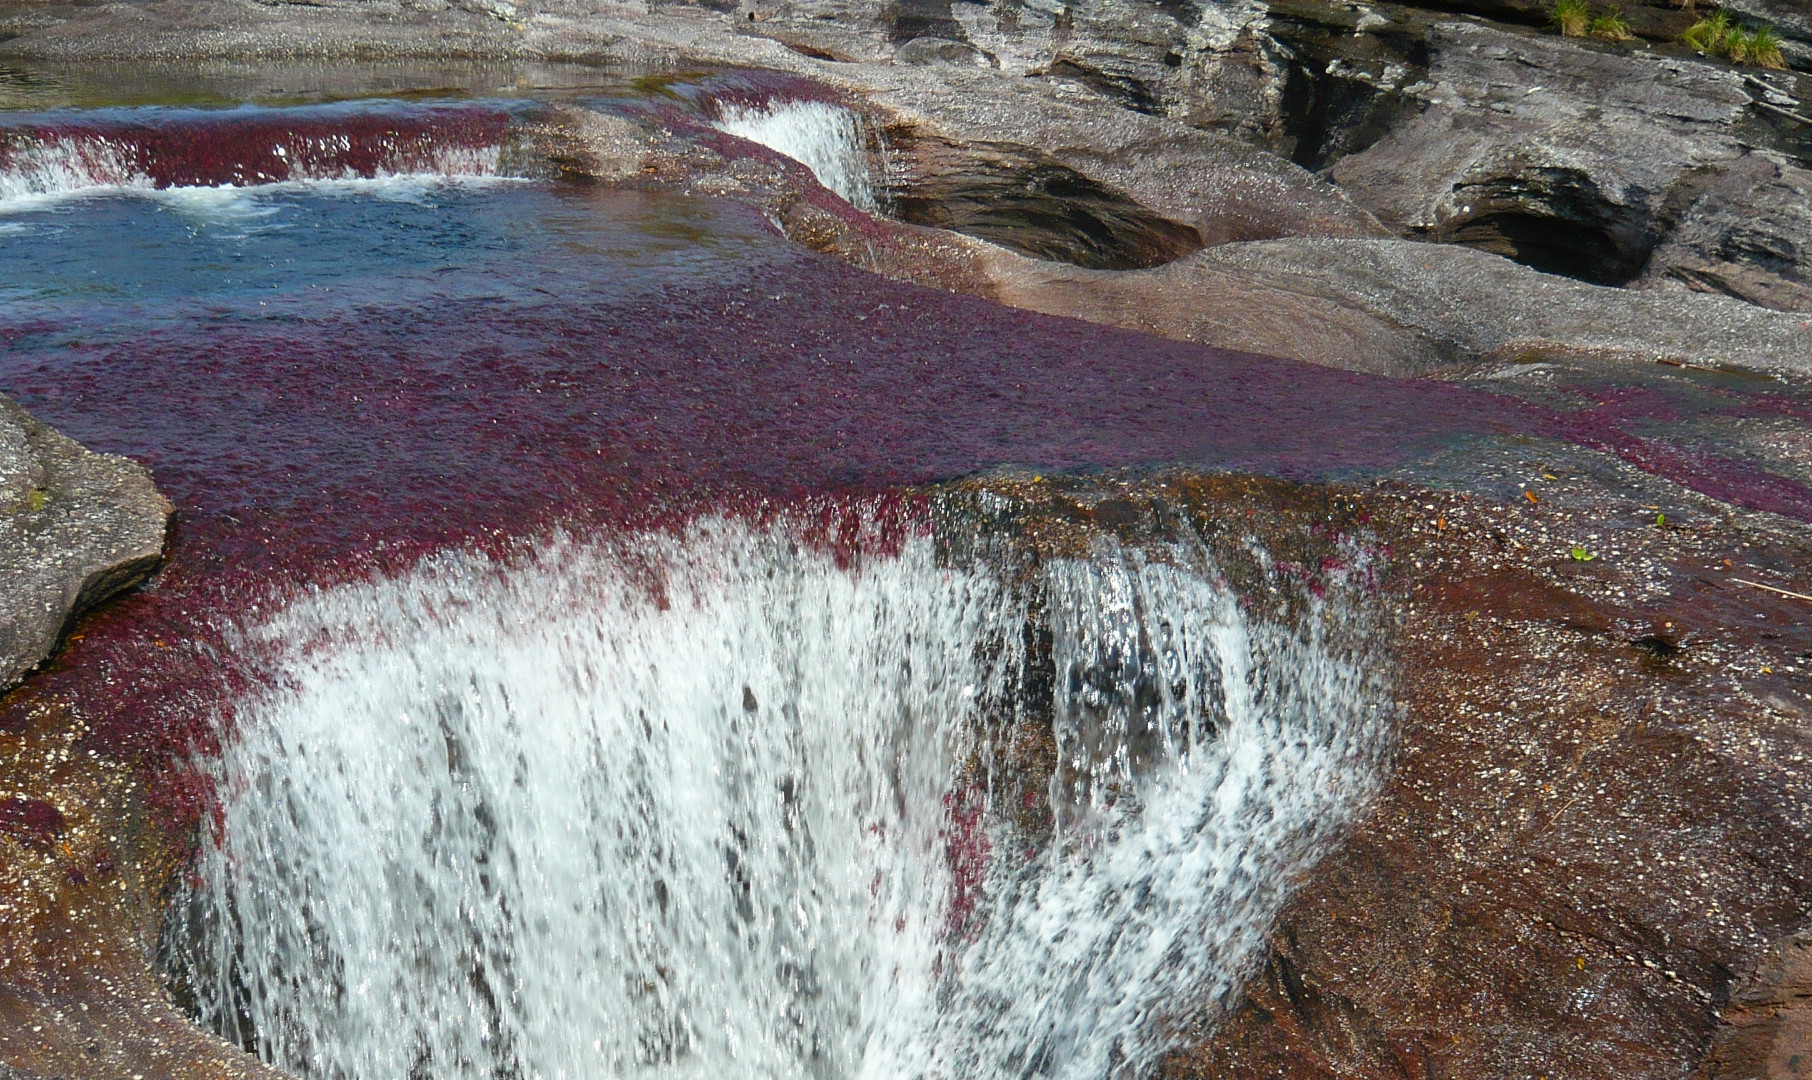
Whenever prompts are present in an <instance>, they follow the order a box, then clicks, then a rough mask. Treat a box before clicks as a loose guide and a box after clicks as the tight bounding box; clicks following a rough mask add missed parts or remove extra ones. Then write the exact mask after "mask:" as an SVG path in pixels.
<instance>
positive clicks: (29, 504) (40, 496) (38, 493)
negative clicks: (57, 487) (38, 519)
mask: <svg viewBox="0 0 1812 1080" xmlns="http://www.w3.org/2000/svg"><path fill="white" fill-rule="evenodd" d="M49 501H50V492H48V491H45V490H44V489H43V488H32V489H31V494H29V495H27V496H26V497H25V508H26V509H27V510H29V511H31V512H32V513H34V514H35V513H37V512H38V511H40V510H42V509H44V504H45V503H47V502H49Z"/></svg>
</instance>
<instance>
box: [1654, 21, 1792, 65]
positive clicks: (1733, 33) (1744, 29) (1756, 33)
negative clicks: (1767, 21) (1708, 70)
mask: <svg viewBox="0 0 1812 1080" xmlns="http://www.w3.org/2000/svg"><path fill="white" fill-rule="evenodd" d="M1680 43H1681V44H1682V45H1685V46H1687V47H1689V48H1693V49H1697V50H1699V51H1700V52H1702V53H1710V54H1711V55H1713V56H1723V57H1725V58H1726V59H1728V60H1729V61H1730V62H1731V63H1733V64H1753V65H1754V66H1756V67H1764V68H1773V69H1775V70H1777V71H1778V70H1781V69H1783V68H1785V67H1786V66H1787V61H1786V58H1785V57H1783V56H1782V55H1781V34H1780V31H1779V30H1776V29H1775V28H1774V27H1772V26H1767V25H1762V26H1738V25H1737V24H1735V23H1733V22H1731V21H1730V16H1729V15H1727V14H1725V13H1724V12H1722V11H1718V12H1713V13H1712V14H1711V15H1709V16H1708V17H1706V18H1703V19H1700V20H1699V21H1698V22H1696V23H1693V24H1692V26H1690V27H1688V28H1687V31H1686V33H1684V34H1681V35H1680Z"/></svg>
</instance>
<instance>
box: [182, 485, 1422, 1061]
mask: <svg viewBox="0 0 1812 1080" xmlns="http://www.w3.org/2000/svg"><path fill="white" fill-rule="evenodd" d="M1171 554H1172V555H1173V556H1174V557H1170V558H1166V559H1163V560H1157V559H1153V558H1148V557H1146V556H1145V555H1143V554H1141V553H1138V552H1123V551H1121V550H1119V549H1118V548H1115V547H1111V546H1109V547H1103V548H1102V549H1100V551H1099V552H1098V554H1097V556H1096V557H1095V558H1093V559H1092V560H1089V561H1059V562H1052V563H1047V564H1046V565H1045V566H1044V567H1043V569H1042V570H1041V571H1040V573H1039V574H1038V575H1036V576H1035V578H1034V579H1033V580H1031V581H1029V582H1027V581H1020V582H1018V583H1017V584H1014V585H1011V586H1009V585H1007V584H1005V583H1003V581H1002V579H1000V578H999V577H997V576H996V575H995V574H994V573H993V572H991V571H989V570H988V569H986V568H984V567H982V566H979V565H977V566H972V567H960V566H951V565H948V564H947V563H941V562H940V560H939V559H938V558H937V557H936V555H935V554H934V550H933V544H932V542H931V541H930V540H926V539H920V540H914V541H909V542H908V543H907V544H906V545H905V547H904V549H903V550H902V551H900V553H899V554H898V555H897V556H894V557H889V558H870V559H866V560H863V561H861V562H860V563H859V565H858V566H856V567H855V568H849V569H845V568H839V565H838V563H837V562H836V561H835V560H833V559H832V558H831V557H830V556H828V555H824V554H820V553H818V552H817V551H815V550H813V549H811V548H809V547H805V546H801V545H799V544H796V543H794V542H793V541H791V540H789V539H788V537H787V535H786V533H785V532H784V530H756V529H752V528H751V527H748V526H745V525H742V524H737V523H733V522H726V521H719V520H713V521H706V522H703V523H699V524H696V525H694V526H692V527H690V528H689V529H687V530H685V531H684V532H682V533H678V534H655V535H648V536H643V537H640V538H638V539H633V540H622V541H616V542H604V543H591V544H586V543H579V542H576V541H572V540H558V541H555V542H552V543H550V544H548V545H546V546H545V547H544V548H543V550H541V551H540V552H539V553H538V554H537V555H535V556H534V557H533V558H529V559H525V560H522V561H519V562H517V563H515V564H512V565H508V566H505V565H501V564H498V563H495V562H492V561H490V560H487V559H483V558H480V557H476V556H470V555H462V554H449V555H444V556H440V557H436V558H433V559H430V560H428V561H426V562H425V563H423V564H422V565H421V566H420V567H419V568H417V569H416V570H415V571H413V572H412V573H409V574H407V575H405V576H402V577H400V578H397V579H394V580H386V581H380V582H376V583H373V584H365V585H354V586H346V587H339V588H334V589H331V590H325V591H321V592H319V593H316V594H313V595H309V596H306V597H303V598H301V599H299V600H297V601H295V602H293V603H290V604H289V605H287V606H286V607H285V608H284V609H282V610H281V611H280V612H279V613H277V614H276V615H274V616H272V617H271V618H270V619H269V620H268V621H267V622H265V623H263V624H261V625H259V626H256V627H255V628H252V629H250V630H248V631H247V632H246V633H245V634H244V635H243V638H242V640H241V641H240V642H239V645H238V647H240V648H243V649H247V650H256V651H258V652H259V654H263V653H265V652H269V653H271V654H272V655H274V656H275V658H276V659H275V661H274V662H275V663H276V665H277V667H276V675H275V678H273V679H272V680H271V682H270V686H271V688H270V689H269V690H267V691H265V692H262V693H260V694H258V695H255V696H254V697H253V698H252V699H251V700H248V701H245V702H241V703H238V705H237V708H236V712H237V720H236V731H235V735H234V738H233V739H232V740H231V741H230V742H229V744H228V746H227V748H226V749H225V751H224V753H223V755H222V756H221V758H220V759H219V760H218V761H217V762H215V763H214V764H213V766H212V768H214V769H215V770H216V778H217V781H218V785H219V792H220V794H221V803H222V805H221V808H220V818H219V823H218V828H217V829H215V830H212V831H211V832H210V833H209V835H207V836H205V837H204V840H203V850H202V852H201V854H200V856H199V860H198V865H197V867H196V870H195V874H194V876H193V878H192V883H191V885H190V886H189V889H188V892H187V894H186V895H185V896H184V897H183V898H181V899H180V900H179V902H178V905H177V907H176V908H175V909H174V910H175V912H176V913H177V914H176V915H175V916H174V917H173V920H174V921H173V923H172V926H173V927H175V928H176V929H175V930H173V931H172V932H171V933H170V934H169V935H168V938H169V942H170V944H169V945H168V946H167V955H166V965H167V967H168V969H169V970H170V971H171V973H172V977H173V979H174V981H176V982H177V983H178V984H181V985H183V986H185V987H186V988H187V989H188V991H189V992H190V993H192V994H193V996H194V998H195V1000H196V1002H197V1007H198V1009H199V1011H200V1013H201V1014H202V1018H203V1019H204V1021H205V1022H207V1023H209V1024H211V1025H213V1026H214V1027H215V1028H216V1029H217V1030H220V1031H221V1032H222V1033H224V1034H226V1035H227V1036H228V1037H229V1038H232V1039H235V1040H237V1041H243V1042H245V1043H247V1044H248V1045H255V1046H256V1047H257V1049H258V1050H259V1052H260V1053H261V1054H262V1055H263V1056H264V1057H265V1058H266V1059H267V1060H269V1061H271V1062H273V1063H275V1064H277V1065H279V1066H281V1067H284V1068H286V1069H289V1070H292V1071H294V1072H295V1073H297V1074H299V1075H302V1076H307V1077H322V1078H335V1080H340V1078H347V1080H352V1078H357V1080H405V1078H413V1077H434V1078H437V1080H455V1078H478V1077H486V1078H492V1077H524V1078H527V1077H535V1078H549V1080H552V1078H574V1080H577V1078H612V1077H648V1078H657V1077H658V1078H663V1080H665V1078H675V1080H678V1078H686V1077H696V1078H700V1080H731V1078H750V1080H756V1078H760V1080H772V1078H789V1077H798V1078H808V1077H809V1078H813V1080H838V1078H850V1080H854V1078H874V1080H897V1078H902V1077H941V1078H948V1080H959V1078H994V1077H1014V1078H1018V1077H1029V1076H1050V1077H1066V1078H1072V1077H1073V1078H1089V1080H1102V1078H1107V1077H1122V1076H1126V1077H1132V1076H1138V1075H1140V1074H1142V1073H1144V1072H1147V1071H1149V1069H1150V1067H1151V1066H1152V1065H1153V1063H1154V1062H1155V1060H1156V1058H1157V1056H1158V1055H1159V1054H1160V1053H1161V1052H1162V1051H1163V1050H1164V1049H1166V1048H1167V1047H1168V1046H1170V1045H1173V1044H1174V1043H1175V1041H1176V1040H1177V1039H1178V1038H1179V1037H1181V1036H1183V1035H1185V1034H1187V1033H1188V1031H1189V1030H1191V1029H1192V1027H1193V1026H1195V1025H1199V1024H1200V1023H1201V1022H1203V1021H1204V1020H1207V1019H1212V1017H1213V1016H1214V1015H1216V1014H1217V1012H1218V1011H1219V1010H1220V1009H1221V1008H1222V1007H1223V1005H1224V1003H1225V1000H1226V999H1227V997H1228V995H1229V992H1230V991H1231V990H1233V989H1234V988H1235V987H1236V986H1237V985H1238V984H1239V982H1240V981H1241V979H1242V978H1243V977H1244V976H1245V975H1247V974H1248V973H1249V971H1250V967H1251V964H1252V963H1253V962H1254V961H1255V960H1256V958H1257V957H1258V956H1259V955H1260V946H1261V944H1262V940H1263V935H1264V934H1265V933H1266V931H1267V929H1268V927H1269V925H1270V923H1271V921H1272V920H1273V919H1274V918H1275V915H1276V913H1277V911H1278V908H1279V905H1280V904H1281V903H1282V900H1283V896H1284V893H1285V890H1286V886H1287V884H1288V882H1289V881H1290V880H1291V879H1292V877H1293V876H1294V875H1296V874H1298V873H1300V872H1301V871H1302V870H1303V869H1304V868H1305V867H1306V866H1307V865H1309V864H1310V863H1311V862H1312V860H1313V859H1314V857H1315V856H1316V854H1317V853H1318V852H1319V851H1320V850H1321V849H1322V848H1324V847H1325V845H1326V842H1327V841H1328V840H1329V838H1330V837H1331V836H1332V835H1333V833H1334V832H1335V831H1336V830H1337V829H1338V828H1339V827H1340V826H1341V825H1342V824H1343V823H1344V822H1345V821H1346V820H1347V819H1348V818H1349V817H1350V815H1351V813H1352V812H1353V811H1354V810H1355V809H1356V808H1357V807H1358V806H1359V805H1361V804H1362V803H1363V802H1364V800H1365V799H1366V798H1367V797H1368V795H1369V793H1370V792H1371V791H1372V790H1373V788H1374V787H1375V784H1376V780H1377V775H1378V770H1379V768H1380V760H1381V753H1382V741H1383V733H1384V730H1385V727H1386V725H1385V724H1384V723H1383V720H1384V709H1385V698H1384V697H1383V694H1382V692H1381V684H1380V682H1379V681H1378V679H1377V678H1376V677H1375V676H1374V675H1373V674H1371V673H1369V667H1368V665H1366V664H1365V663H1363V660H1364V658H1363V657H1357V656H1354V655H1352V654H1351V650H1350V649H1348V650H1346V653H1345V654H1344V655H1341V654H1340V652H1341V651H1340V650H1336V649H1333V648H1330V647H1329V646H1328V645H1327V643H1326V641H1325V640H1324V635H1325V633H1326V631H1324V630H1323V629H1322V627H1323V626H1324V625H1333V624H1338V623H1339V622H1340V618H1339V612H1337V611H1335V610H1334V609H1333V606H1332V604H1333V602H1332V601H1330V602H1329V605H1330V606H1329V608H1328V609H1327V610H1325V611H1317V612H1316V613H1315V615H1314V616H1313V617H1311V618H1309V619H1307V620H1305V622H1304V624H1303V626H1301V627H1297V628H1295V629H1290V628H1285V627H1282V626H1270V625H1262V624H1255V623H1252V622H1249V621H1248V620H1247V619H1246V618H1245V617H1244V616H1243V615H1242V612H1241V609H1240V607H1239V605H1238V604H1237V603H1236V602H1235V601H1234V599H1233V597H1232V595H1231V594H1230V593H1229V592H1228V591H1227V590H1226V589H1225V588H1224V587H1223V586H1221V585H1219V584H1216V583H1215V581H1214V580H1213V576H1212V568H1211V567H1209V566H1207V565H1206V564H1205V562H1204V560H1203V559H1202V558H1201V557H1200V556H1199V555H1198V554H1191V553H1190V552H1186V551H1182V550H1180V549H1179V550H1178V551H1176V552H1173V553H1171ZM1041 613H1042V614H1041ZM1028 619H1032V620H1039V619H1043V620H1047V621H1048V625H1049V630H1050V639H1049V640H1050V641H1051V643H1052V645H1051V652H1050V655H1049V656H1048V657H1047V658H1045V659H1043V660H1039V659H1037V658H1034V657H1030V656H1028V655H1027V654H1026V646H1025V642H1026V640H1027V636H1026V634H1025V628H1026V626H1027V620H1028ZM1033 663H1046V664H1051V665H1053V666H1054V674H1055V678H1054V679H1051V678H1047V679H1046V680H1045V681H1044V682H1043V683H1042V684H1041V685H1045V686H1047V687H1049V686H1052V685H1054V686H1055V690H1054V691H1049V693H1050V695H1051V700H1049V701H1045V702H1036V701H1032V702H1028V701H1025V700H1023V699H1024V687H1025V686H1027V685H1030V683H1028V682H1027V680H1026V678H1025V675H1026V672H1027V670H1028V668H1027V665H1028V664H1033ZM1022 709H1023V710H1029V711H1028V712H1025V713H1024V714H1023V715H1033V714H1036V715H1042V716H1045V717H1050V718H1052V719H1051V720H1049V721H1048V722H1050V723H1052V724H1053V727H1054V734H1055V736H1056V741H1057V745H1058V747H1059V752H1060V758H1061V761H1062V766H1061V767H1060V768H1059V770H1058V772H1057V773H1056V774H1055V775H1053V777H1052V779H1051V783H1050V798H1051V801H1052V805H1053V808H1054V809H1055V811H1056V813H1055V827H1054V828H1047V829H1045V830H1043V831H1042V833H1041V834H1040V835H1037V836H1033V835H1028V834H1027V833H1026V832H1024V831H1022V826H1021V825H1019V824H1016V823H1014V821H1013V816H1012V814H1010V813H1001V812H995V811H990V812H987V813H985V814H983V815H982V816H981V818H980V819H979V822H977V819H975V818H973V817H971V818H969V819H968V822H967V823H966V824H965V822H964V821H962V820H960V817H961V815H960V812H959V811H957V810H955V809H953V807H958V806H960V805H961V804H962V800H963V799H964V798H965V797H966V794H965V793H972V792H975V791H977V790H980V785H982V784H985V783H986V782H987V781H986V778H987V777H988V776H989V775H990V768H989V763H990V762H991V761H992V760H993V759H994V757H993V754H992V749H991V747H990V746H989V745H988V741H987V740H988V738H989V736H987V735H985V734H982V733H984V732H988V731H995V732H998V731H1000V730H1003V728H1002V725H1003V724H1009V725H1010V724H1012V723H1013V722H1014V721H1013V718H1012V716H1010V715H1006V714H1009V713H1014V711H1015V710H1022ZM996 809H997V810H998V809H1000V808H996ZM958 849H962V851H963V852H966V854H958V853H957V852H958ZM977 853H980V857H981V858H982V859H984V860H985V872H984V873H982V874H981V875H980V887H979V895H973V896H971V897H970V898H969V900H968V901H967V904H972V905H973V906H972V907H969V908H968V909H967V910H966V911H965V912H964V913H962V914H960V915H959V913H958V912H957V911H956V910H955V906H956V905H955V904H954V898H955V896H956V894H957V892H958V891H959V884H958V882H957V880H956V878H957V877H958V875H959V871H958V870H957V869H954V868H953V867H954V866H955V865H956V864H958V863H960V862H962V861H963V860H964V859H965V858H966V859H970V860H974V859H975V858H976V856H977Z"/></svg>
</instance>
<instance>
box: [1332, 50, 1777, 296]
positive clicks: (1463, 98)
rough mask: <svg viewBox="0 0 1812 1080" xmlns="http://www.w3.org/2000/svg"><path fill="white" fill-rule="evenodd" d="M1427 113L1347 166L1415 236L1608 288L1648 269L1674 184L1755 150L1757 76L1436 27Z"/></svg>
mask: <svg viewBox="0 0 1812 1080" xmlns="http://www.w3.org/2000/svg"><path fill="white" fill-rule="evenodd" d="M1428 44H1429V49H1430V53H1431V63H1430V66H1429V71H1428V75H1427V77H1426V79H1425V81H1424V82H1422V83H1420V84H1416V85H1413V86H1409V87H1405V88H1404V89H1403V92H1404V93H1406V94H1409V95H1411V96H1413V97H1415V98H1417V99H1418V100H1420V101H1422V102H1424V103H1425V104H1426V108H1425V109H1424V111H1423V112H1421V114H1420V115H1418V116H1417V117H1416V118H1415V119H1414V120H1412V121H1410V122H1409V123H1407V124H1404V125H1402V126H1400V127H1398V128H1396V129H1394V130H1393V131H1391V133H1390V134H1389V135H1387V136H1385V137H1384V138H1383V139H1380V140H1379V141H1378V142H1376V143H1375V144H1373V145H1372V146H1370V147H1369V148H1367V149H1366V150H1364V151H1362V152H1360V153H1358V154H1355V155H1352V156H1350V157H1347V158H1344V159H1342V160H1340V161H1338V162H1335V163H1334V164H1333V165H1332V166H1331V167H1330V169H1329V175H1330V176H1332V177H1333V178H1334V179H1335V180H1336V181H1337V182H1338V183H1339V184H1340V185H1341V186H1342V187H1343V188H1344V189H1346V190H1347V191H1348V192H1349V193H1351V194H1352V196H1353V197H1354V198H1355V199H1356V200H1357V201H1358V202H1359V203H1360V205H1362V206H1365V207H1366V208H1367V209H1370V210H1371V211H1373V212H1374V213H1375V214H1377V215H1378V217H1379V218H1380V219H1381V220H1383V221H1384V222H1385V223H1386V224H1388V225H1390V226H1392V227H1393V228H1396V229H1398V230H1400V231H1401V232H1403V233H1404V234H1405V235H1409V236H1415V237H1423V238H1427V239H1431V240H1438V241H1447V242H1452V243H1458V244H1464V245H1467V246H1470V247H1476V248H1479V249H1481V250H1484V251H1491V252H1494V253H1497V254H1501V255H1507V256H1510V257H1512V258H1515V259H1517V260H1519V261H1522V262H1525V263H1528V264H1529V265H1531V266H1535V267H1536V268H1538V269H1543V270H1548V271H1550V272H1554V273H1562V274H1567V275H1569V276H1573V277H1578V278H1582V279H1585V280H1588V281H1594V282H1598V283H1602V284H1621V283H1623V282H1625V281H1628V280H1630V279H1631V278H1633V277H1635V276H1636V275H1637V274H1638V273H1640V272H1641V270H1642V268H1643V267H1644V265H1645V264H1646V263H1647V261H1648V256H1649V252H1650V251H1651V250H1652V249H1653V247H1654V246H1655V244H1656V243H1657V241H1658V240H1659V239H1660V235H1659V233H1660V230H1659V227H1658V224H1657V222H1658V219H1659V218H1660V217H1661V211H1662V207H1663V203H1664V201H1665V199H1666V197H1667V193H1668V192H1669V191H1670V190H1672V189H1673V188H1674V186H1675V185H1676V184H1677V183H1678V182H1679V181H1680V180H1681V179H1682V178H1683V177H1685V176H1686V175H1687V174H1688V173H1689V172H1691V171H1692V170H1695V169H1698V170H1704V169H1715V168H1716V167H1718V166H1721V165H1724V164H1727V163H1730V162H1733V161H1735V160H1736V159H1737V158H1739V157H1741V156H1742V153H1743V149H1744V147H1743V145H1742V142H1741V140H1740V138H1739V133H1738V126H1739V123H1740V122H1742V121H1744V120H1746V119H1747V117H1748V113H1749V103H1750V100H1751V99H1750V96H1749V94H1748V93H1747V92H1746V91H1745V90H1744V86H1743V80H1742V76H1741V75H1739V74H1737V73H1736V72H1733V71H1728V70H1723V69H1719V68H1715V67H1712V66H1710V65H1707V64H1703V63H1698V62H1693V61H1686V60H1676V59H1670V58H1665V57H1659V56H1653V55H1645V54H1639V53H1627V52H1622V51H1614V50H1600V49H1596V48H1592V47H1590V46H1586V45H1579V44H1575V43H1573V42H1570V41H1567V40H1565V39H1561V38H1557V37H1549V36H1542V35H1537V34H1533V33H1521V32H1513V31H1510V30H1505V29H1499V28H1494V27H1488V26H1484V25H1479V24H1473V23H1461V22H1450V23H1442V24H1439V25H1437V26H1435V27H1433V28H1431V29H1430V31H1429V35H1428Z"/></svg>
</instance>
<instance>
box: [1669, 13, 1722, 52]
mask: <svg viewBox="0 0 1812 1080" xmlns="http://www.w3.org/2000/svg"><path fill="white" fill-rule="evenodd" d="M1731 29H1732V27H1731V25H1730V16H1728V15H1726V14H1724V13H1723V12H1722V11H1714V12H1712V13H1711V14H1710V15H1708V16H1706V17H1705V18H1703V19H1700V20H1699V21H1698V22H1696V23H1693V24H1692V25H1691V26H1689V27H1687V28H1686V33H1684V34H1681V35H1680V43H1681V44H1682V45H1685V46H1686V47H1687V48H1691V49H1697V50H1699V51H1700V52H1703V53H1721V52H1723V51H1724V45H1725V42H1727V41H1729V40H1730V31H1731Z"/></svg>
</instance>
